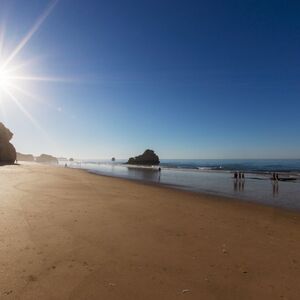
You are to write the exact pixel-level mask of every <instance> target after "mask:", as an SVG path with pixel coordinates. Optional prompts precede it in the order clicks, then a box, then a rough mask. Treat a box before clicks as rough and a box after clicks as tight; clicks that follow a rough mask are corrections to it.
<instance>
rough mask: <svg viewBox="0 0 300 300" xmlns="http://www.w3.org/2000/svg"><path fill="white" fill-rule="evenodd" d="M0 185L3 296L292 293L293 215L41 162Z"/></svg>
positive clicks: (9, 174) (298, 261)
mask: <svg viewBox="0 0 300 300" xmlns="http://www.w3.org/2000/svg"><path fill="white" fill-rule="evenodd" d="M0 182H1V189H0V199H1V202H0V213H1V218H0V225H1V226H0V243H1V247H0V268H1V272H0V297H3V298H5V299H6V298H7V299H22V300H23V299H25V300H26V299H46V300H48V299H49V300H50V299H58V300H60V299H99V298H103V299H107V300H115V299H122V300H123V299H124V300H132V299H145V300H150V299H151V300H152V299H166V300H169V299H170V300H173V299H175V300H176V299H182V298H183V297H187V298H189V299H195V300H196V299H197V300H198V299H208V300H210V299H211V300H215V299H222V300H232V299H245V300H251V299H275V300H276V299H278V300H279V299H284V298H286V299H297V297H298V295H299V293H300V287H299V285H298V284H297V282H298V279H299V276H300V253H299V251H298V249H299V247H300V240H299V232H300V215H299V213H296V212H292V211H286V210H283V209H281V208H276V207H269V206H265V205H260V204H256V203H246V202H244V201H238V200H229V199H227V198H224V197H218V196H212V195H204V194H196V193H193V192H188V191H182V190H176V189H174V188H170V187H165V186H158V185H149V184H143V183H141V182H136V181H132V180H127V179H125V180H124V179H121V178H111V177H107V176H99V175H95V174H91V173H88V172H86V171H85V170H74V169H71V168H58V167H51V166H46V165H39V164H36V165H35V164H32V165H29V164H28V165H27V164H24V165H20V166H7V167H1V168H0ZM53 287H55V289H54V288H53Z"/></svg>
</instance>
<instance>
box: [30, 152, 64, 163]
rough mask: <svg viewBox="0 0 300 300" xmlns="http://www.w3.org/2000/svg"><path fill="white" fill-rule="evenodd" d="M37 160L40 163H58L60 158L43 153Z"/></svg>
mask: <svg viewBox="0 0 300 300" xmlns="http://www.w3.org/2000/svg"><path fill="white" fill-rule="evenodd" d="M35 160H36V162H38V163H44V164H58V159H57V158H56V157H54V156H52V155H49V154H41V155H40V156H38V157H37V158H36V159H35Z"/></svg>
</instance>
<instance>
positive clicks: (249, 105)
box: [0, 0, 300, 158]
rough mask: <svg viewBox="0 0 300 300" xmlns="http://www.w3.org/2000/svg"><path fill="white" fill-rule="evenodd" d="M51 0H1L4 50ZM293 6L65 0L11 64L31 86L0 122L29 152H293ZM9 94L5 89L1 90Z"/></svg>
mask: <svg viewBox="0 0 300 300" xmlns="http://www.w3.org/2000/svg"><path fill="white" fill-rule="evenodd" d="M49 4H51V1H44V0H26V1H22V0H9V1H8V0H6V1H5V0H3V1H1V4H0V12H1V13H0V17H1V20H3V22H2V24H3V23H5V24H6V35H5V42H6V43H5V47H4V50H5V51H4V53H5V54H6V55H9V53H10V52H11V51H12V50H13V49H14V47H15V46H16V45H17V44H18V42H19V41H20V39H22V37H23V36H24V35H26V33H27V32H28V31H29V30H30V28H31V27H32V26H33V24H34V22H35V21H36V19H37V18H38V17H39V16H40V15H41V14H42V13H43V11H45V9H46V8H47V6H48V5H49ZM299 14H300V2H297V1H283V0H282V1H278V0H272V1H266V0H260V1H254V0H244V1H238V0H236V1H233V0H227V1H221V0H220V1H214V0H210V1H209V0H198V1H176V0H172V1H162V0H160V1H156V0H153V1H141V0H139V1H131V0H129V1H121V0H110V1H99V0H97V1H92V0H87V1H81V0H60V1H58V3H57V4H56V6H55V7H54V9H53V10H52V12H51V14H49V16H48V17H47V19H46V20H45V21H44V23H43V24H42V25H41V27H40V28H39V30H38V31H37V32H36V33H35V34H34V35H33V36H32V38H31V39H30V41H29V42H28V44H26V46H25V47H24V48H23V49H22V51H20V52H19V53H18V55H17V56H16V60H18V62H22V61H26V60H28V59H31V58H35V59H36V61H34V62H33V64H32V66H31V65H29V66H27V67H26V68H27V69H26V72H29V73H30V74H34V75H36V76H47V77H55V78H65V79H66V80H64V81H62V82H36V83H31V82H28V86H26V88H27V89H28V90H30V93H33V94H35V95H37V97H38V100H40V101H36V100H33V99H30V98H28V97H25V96H24V95H23V97H22V95H19V96H18V99H19V101H20V103H21V104H22V106H23V107H24V108H25V109H26V111H27V112H29V113H30V115H31V116H32V118H33V119H34V120H35V121H34V122H31V121H30V120H29V119H28V115H27V116H26V114H24V112H22V111H21V110H20V109H18V107H17V106H16V104H15V103H14V102H13V101H10V100H9V99H6V100H3V101H1V102H0V105H1V106H2V111H3V110H5V114H3V115H1V112H0V117H1V118H2V119H3V121H5V124H6V125H7V126H8V127H9V128H11V130H12V131H13V132H14V133H15V136H14V140H13V143H14V144H15V146H16V148H17V150H19V151H21V152H25V153H34V154H39V153H45V152H46V153H51V154H54V155H58V156H67V157H70V156H73V157H77V158H109V157H112V156H115V157H117V158H127V157H129V156H132V155H137V154H139V153H140V152H142V151H143V150H145V149H146V148H152V149H154V150H155V151H156V152H157V153H158V154H159V155H160V157H162V158H299V156H300V155H299V154H300V139H299V132H300V101H299V96H300V80H299V79H300V57H299V53H300V22H299ZM2 97H4V96H2Z"/></svg>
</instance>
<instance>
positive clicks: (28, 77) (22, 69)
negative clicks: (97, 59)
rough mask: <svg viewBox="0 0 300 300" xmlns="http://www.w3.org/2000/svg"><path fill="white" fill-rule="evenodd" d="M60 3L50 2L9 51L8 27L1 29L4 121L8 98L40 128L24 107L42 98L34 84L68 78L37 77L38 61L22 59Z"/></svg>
mask: <svg viewBox="0 0 300 300" xmlns="http://www.w3.org/2000/svg"><path fill="white" fill-rule="evenodd" d="M58 1H59V0H49V2H48V6H47V7H46V9H45V10H44V12H43V13H42V14H41V15H40V16H39V17H38V19H37V20H36V22H35V23H34V24H33V26H32V27H31V28H30V30H29V31H28V32H27V34H26V35H25V36H24V37H23V38H22V39H21V40H20V42H19V43H18V44H17V45H16V46H15V47H14V48H13V49H11V50H10V51H9V49H5V46H6V42H8V41H7V40H6V36H5V30H4V29H5V27H6V26H1V27H0V119H1V117H3V118H4V117H5V116H4V115H3V111H4V105H5V102H4V101H3V100H4V99H8V100H9V101H11V102H14V103H15V104H16V106H17V107H18V108H19V109H20V110H21V111H22V113H23V114H24V115H25V116H26V117H27V118H28V119H29V120H30V121H31V122H32V123H33V124H34V125H35V126H36V127H38V123H37V122H36V121H35V119H34V118H33V116H32V115H31V114H30V112H29V111H28V110H27V109H26V108H25V107H24V105H23V103H24V99H28V98H32V99H35V100H36V99H37V98H40V97H37V96H36V95H34V92H33V91H31V90H30V88H31V87H32V85H31V84H30V82H41V81H43V82H63V81H64V79H61V78H55V77H47V76H40V75H39V76H37V75H33V74H32V71H33V69H34V68H32V65H31V64H32V62H33V61H35V60H36V58H35V57H32V58H30V59H29V60H24V59H22V58H21V57H20V54H21V52H22V50H23V48H24V47H27V46H28V43H29V41H30V40H31V38H32V37H33V35H34V34H35V33H36V32H37V31H38V30H39V29H40V27H41V25H42V24H43V23H44V21H45V20H46V19H47V17H48V16H49V15H50V13H51V12H52V10H53V9H54V8H55V6H56V5H57V3H58ZM0 23H1V20H0ZM2 23H3V22H2ZM4 25H5V24H4ZM8 44H10V43H8ZM4 50H6V51H4ZM4 54H6V55H4ZM1 113H2V116H1Z"/></svg>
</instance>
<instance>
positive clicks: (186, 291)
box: [181, 289, 190, 294]
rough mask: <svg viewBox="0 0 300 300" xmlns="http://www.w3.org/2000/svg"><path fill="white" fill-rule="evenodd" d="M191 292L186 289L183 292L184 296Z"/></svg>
mask: <svg viewBox="0 0 300 300" xmlns="http://www.w3.org/2000/svg"><path fill="white" fill-rule="evenodd" d="M189 292H190V290H188V289H185V290H182V291H181V293H182V294H186V293H189Z"/></svg>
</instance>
